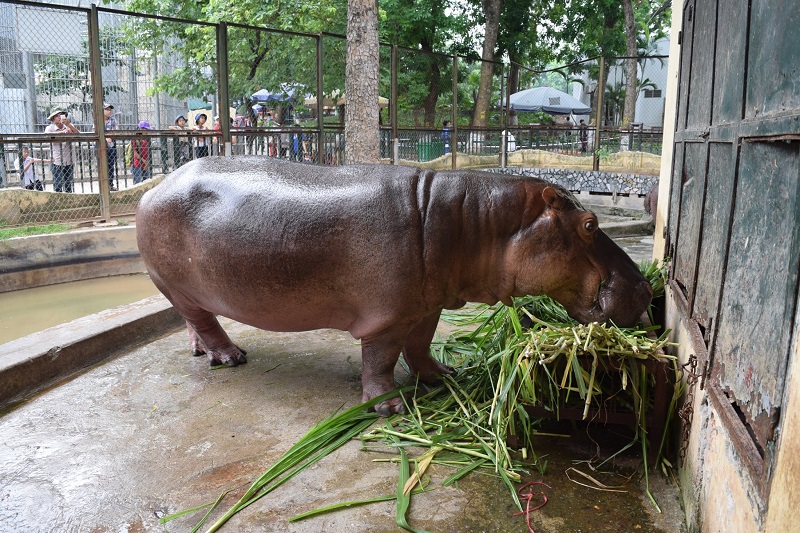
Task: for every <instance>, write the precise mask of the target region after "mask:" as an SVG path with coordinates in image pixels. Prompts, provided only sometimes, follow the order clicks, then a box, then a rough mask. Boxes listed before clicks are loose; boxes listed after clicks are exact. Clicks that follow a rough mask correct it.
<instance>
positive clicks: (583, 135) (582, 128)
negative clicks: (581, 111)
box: [578, 119, 589, 153]
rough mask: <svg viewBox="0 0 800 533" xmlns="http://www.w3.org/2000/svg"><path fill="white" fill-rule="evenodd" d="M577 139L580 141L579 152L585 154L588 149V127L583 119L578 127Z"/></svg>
mask: <svg viewBox="0 0 800 533" xmlns="http://www.w3.org/2000/svg"><path fill="white" fill-rule="evenodd" d="M578 138H579V139H580V140H581V152H583V153H586V150H587V149H588V147H589V127H588V126H587V125H586V121H585V120H583V119H581V122H580V124H579V125H578Z"/></svg>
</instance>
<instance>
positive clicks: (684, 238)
mask: <svg viewBox="0 0 800 533" xmlns="http://www.w3.org/2000/svg"><path fill="white" fill-rule="evenodd" d="M707 147H708V145H707V144H706V143H685V146H684V157H683V172H682V173H681V198H680V218H679V220H678V235H679V239H680V244H679V245H678V246H677V247H676V248H675V257H674V260H675V266H674V272H675V281H677V282H678V283H679V284H680V286H681V287H682V288H683V289H684V293H685V294H686V298H687V299H688V300H689V302H690V304H691V302H692V300H693V298H694V275H695V269H696V267H697V254H698V252H699V244H700V222H701V217H702V212H703V192H704V190H705V176H706V150H707Z"/></svg>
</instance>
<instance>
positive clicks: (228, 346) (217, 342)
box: [173, 302, 247, 366]
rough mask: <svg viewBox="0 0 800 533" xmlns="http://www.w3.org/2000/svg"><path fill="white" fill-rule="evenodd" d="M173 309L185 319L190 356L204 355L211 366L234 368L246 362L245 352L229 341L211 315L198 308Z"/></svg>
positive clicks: (215, 318) (214, 317) (177, 307)
mask: <svg viewBox="0 0 800 533" xmlns="http://www.w3.org/2000/svg"><path fill="white" fill-rule="evenodd" d="M173 303H174V302H173ZM175 308H176V309H177V310H178V312H179V313H180V314H181V316H183V318H185V319H186V327H187V329H188V330H189V339H190V341H191V344H192V355H203V354H204V353H205V354H206V356H207V357H208V363H209V364H210V365H211V366H217V365H225V366H236V365H242V364H244V363H246V362H247V358H246V357H245V353H246V352H245V351H244V350H242V349H241V348H239V347H238V346H236V345H235V344H234V343H233V342H232V341H231V339H230V337H228V334H227V333H225V330H224V329H222V326H221V325H220V324H219V321H218V320H217V317H216V316H215V315H214V314H213V313H211V312H209V311H206V310H205V309H199V308H194V309H190V310H187V309H186V308H185V307H183V308H182V307H179V306H177V305H176V306H175Z"/></svg>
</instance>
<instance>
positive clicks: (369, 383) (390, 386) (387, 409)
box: [361, 330, 407, 416]
mask: <svg viewBox="0 0 800 533" xmlns="http://www.w3.org/2000/svg"><path fill="white" fill-rule="evenodd" d="M406 334H407V331H401V332H397V331H394V330H393V331H390V332H384V333H382V334H380V335H379V336H376V337H370V338H368V337H364V338H362V339H361V387H362V389H363V391H364V393H363V396H362V401H365V402H366V401H369V400H371V399H372V398H374V397H376V396H380V395H381V394H385V393H387V392H390V391H393V390H394V389H396V388H397V386H396V385H395V382H394V367H395V365H397V360H398V359H399V358H400V349H401V348H402V346H403V339H404V338H405V335H406ZM375 411H376V412H377V413H378V414H379V415H381V416H391V415H393V414H394V413H404V412H405V407H404V405H403V399H402V398H401V397H399V396H398V397H395V398H392V399H390V400H386V401H385V402H381V403H379V404H377V405H376V406H375Z"/></svg>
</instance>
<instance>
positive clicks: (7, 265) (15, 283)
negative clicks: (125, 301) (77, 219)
mask: <svg viewBox="0 0 800 533" xmlns="http://www.w3.org/2000/svg"><path fill="white" fill-rule="evenodd" d="M0 265H2V266H0V292H8V291H14V290H19V289H30V288H33V287H41V286H43V285H51V284H54V283H63V282H67V281H79V280H84V279H91V278H100V277H105V276H117V275H121V274H134V273H138V272H144V270H145V269H144V264H143V263H142V260H141V258H140V257H139V247H138V246H137V244H136V227H135V226H117V227H113V228H93V229H86V230H77V231H69V232H66V233H56V234H49V235H36V236H31V237H19V238H16V239H8V240H5V241H0Z"/></svg>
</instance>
